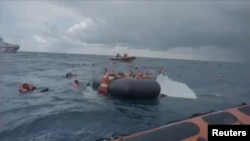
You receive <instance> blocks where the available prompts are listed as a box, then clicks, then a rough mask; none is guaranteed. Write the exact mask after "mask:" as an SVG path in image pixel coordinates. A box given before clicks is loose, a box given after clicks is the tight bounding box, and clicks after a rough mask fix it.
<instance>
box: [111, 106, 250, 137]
mask: <svg viewBox="0 0 250 141" xmlns="http://www.w3.org/2000/svg"><path fill="white" fill-rule="evenodd" d="M219 124H220V125H245V124H250V104H243V105H240V106H237V107H234V108H230V109H226V110H223V111H218V112H212V113H208V114H203V115H198V116H196V117H193V118H189V119H186V120H182V121H178V122H175V123H171V124H168V125H165V126H161V127H158V128H154V129H150V130H147V131H143V132H139V133H135V134H131V135H127V136H122V137H115V138H113V139H111V141H207V140H208V125H219Z"/></svg>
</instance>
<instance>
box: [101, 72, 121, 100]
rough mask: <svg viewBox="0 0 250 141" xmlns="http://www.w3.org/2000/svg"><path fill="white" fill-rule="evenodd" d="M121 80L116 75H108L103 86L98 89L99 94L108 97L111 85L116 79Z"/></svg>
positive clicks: (103, 81)
mask: <svg viewBox="0 0 250 141" xmlns="http://www.w3.org/2000/svg"><path fill="white" fill-rule="evenodd" d="M118 78H121V77H120V76H119V75H116V74H115V73H107V74H106V75H104V76H103V79H102V81H101V84H100V86H99V88H98V90H97V91H98V93H99V94H103V95H105V96H107V95H108V93H109V92H108V87H109V84H110V83H111V82H112V81H113V80H114V79H118Z"/></svg>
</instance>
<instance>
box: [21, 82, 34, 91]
mask: <svg viewBox="0 0 250 141" xmlns="http://www.w3.org/2000/svg"><path fill="white" fill-rule="evenodd" d="M35 89H36V87H35V86H33V85H32V84H30V83H23V84H22V85H20V86H19V92H21V93H25V92H32V91H34V90H35Z"/></svg>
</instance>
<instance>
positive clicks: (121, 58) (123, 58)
mask: <svg viewBox="0 0 250 141" xmlns="http://www.w3.org/2000/svg"><path fill="white" fill-rule="evenodd" d="M135 59H136V57H135V56H131V57H116V58H110V60H112V61H121V62H131V61H133V60H135Z"/></svg>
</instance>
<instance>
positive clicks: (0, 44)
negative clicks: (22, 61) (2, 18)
mask: <svg viewBox="0 0 250 141" xmlns="http://www.w3.org/2000/svg"><path fill="white" fill-rule="evenodd" d="M19 48H20V45H18V44H9V43H6V42H5V41H4V40H3V38H2V37H1V36H0V52H4V53H16V52H17V51H18V50H19Z"/></svg>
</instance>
